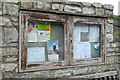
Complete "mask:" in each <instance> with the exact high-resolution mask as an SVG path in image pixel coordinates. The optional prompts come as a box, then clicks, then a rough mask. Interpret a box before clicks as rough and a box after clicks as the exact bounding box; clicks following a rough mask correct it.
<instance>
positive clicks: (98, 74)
mask: <svg viewBox="0 0 120 80" xmlns="http://www.w3.org/2000/svg"><path fill="white" fill-rule="evenodd" d="M115 75H118V74H117V71H108V72H101V73H96V74H90V75H83V76H71V77H70V78H89V79H90V78H101V77H106V76H115Z"/></svg>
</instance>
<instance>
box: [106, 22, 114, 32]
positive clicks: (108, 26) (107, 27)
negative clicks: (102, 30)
mask: <svg viewBox="0 0 120 80" xmlns="http://www.w3.org/2000/svg"><path fill="white" fill-rule="evenodd" d="M106 32H107V33H111V34H112V33H113V24H107V25H106Z"/></svg>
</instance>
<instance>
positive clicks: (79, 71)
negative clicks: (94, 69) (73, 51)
mask: <svg viewBox="0 0 120 80" xmlns="http://www.w3.org/2000/svg"><path fill="white" fill-rule="evenodd" d="M86 73H88V68H87V67H83V68H79V69H74V70H73V75H82V74H86Z"/></svg>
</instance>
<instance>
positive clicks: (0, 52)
mask: <svg viewBox="0 0 120 80" xmlns="http://www.w3.org/2000/svg"><path fill="white" fill-rule="evenodd" d="M1 61H2V48H0V62H1Z"/></svg>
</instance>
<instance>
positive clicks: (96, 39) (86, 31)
mask: <svg viewBox="0 0 120 80" xmlns="http://www.w3.org/2000/svg"><path fill="white" fill-rule="evenodd" d="M73 46H74V49H73V50H74V55H73V59H82V58H96V57H100V25H96V24H81V23H75V24H74V44H73Z"/></svg>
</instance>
